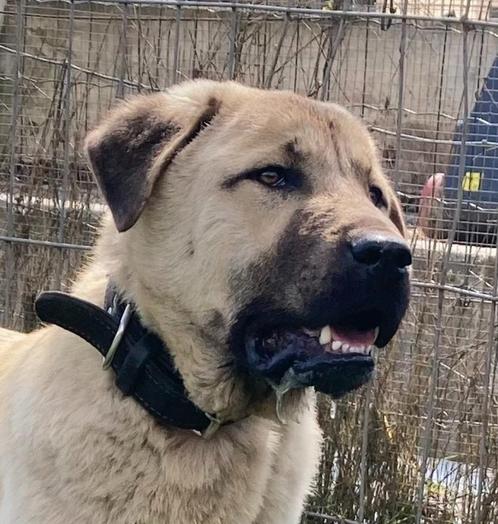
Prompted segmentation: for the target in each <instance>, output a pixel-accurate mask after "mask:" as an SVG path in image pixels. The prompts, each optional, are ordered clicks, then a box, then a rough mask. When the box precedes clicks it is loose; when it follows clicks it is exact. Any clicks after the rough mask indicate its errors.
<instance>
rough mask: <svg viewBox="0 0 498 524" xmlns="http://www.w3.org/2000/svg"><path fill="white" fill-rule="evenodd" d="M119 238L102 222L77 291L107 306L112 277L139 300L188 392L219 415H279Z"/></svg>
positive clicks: (270, 398)
mask: <svg viewBox="0 0 498 524" xmlns="http://www.w3.org/2000/svg"><path fill="white" fill-rule="evenodd" d="M119 240H120V239H119V238H117V234H116V233H115V232H114V228H113V227H112V226H111V225H110V224H109V223H108V224H107V225H106V226H104V228H103V230H102V233H101V236H100V238H99V240H98V242H97V245H96V248H95V255H96V256H95V257H94V262H93V263H92V264H91V267H90V268H89V270H88V271H87V272H86V274H85V273H83V275H81V278H80V279H78V285H77V287H75V288H74V289H73V293H74V294H75V295H77V296H79V297H81V298H84V299H87V300H89V301H91V302H93V303H95V304H97V305H99V306H101V307H103V306H104V298H105V293H106V288H107V286H108V284H109V281H112V282H113V283H114V285H115V286H116V289H117V291H118V292H119V293H120V295H121V296H122V297H123V299H124V300H126V301H128V302H130V303H132V304H134V305H135V307H136V309H137V312H138V314H139V316H140V319H141V322H142V323H143V324H144V326H145V327H146V328H148V329H149V330H151V331H153V332H154V333H156V334H157V335H158V336H159V337H160V338H161V339H162V340H163V342H164V344H165V347H167V348H168V350H169V352H170V355H171V357H172V359H173V361H174V364H175V367H176V368H177V369H178V371H179V373H180V375H181V376H182V379H183V381H184V384H185V388H186V390H187V391H188V393H189V396H190V398H191V399H192V401H193V402H194V403H195V404H196V405H197V406H198V407H199V408H201V409H202V410H203V411H205V412H208V413H214V414H216V416H217V417H219V418H220V419H221V420H232V421H233V420H241V419H243V418H245V417H247V416H249V415H252V414H254V415H259V416H264V417H265V418H270V419H272V420H277V419H276V412H275V404H276V399H275V396H274V394H273V393H272V392H270V391H269V390H267V389H266V388H265V390H264V391H262V390H260V388H255V387H254V384H252V383H250V382H249V380H248V379H247V377H244V376H241V375H240V374H238V373H237V372H236V371H235V368H234V366H232V365H231V361H232V359H233V355H232V354H231V353H230V351H229V348H228V345H227V344H226V342H224V341H223V340H217V339H216V338H215V337H213V336H210V335H208V334H206V333H205V332H203V331H202V329H200V328H199V327H198V326H196V324H195V322H194V320H193V319H192V318H191V315H190V314H189V312H188V311H185V309H183V308H182V307H181V305H180V304H179V303H178V302H177V301H176V300H175V299H174V297H170V296H164V295H158V294H157V293H156V292H155V290H154V289H149V288H147V287H146V286H145V285H144V284H143V283H142V282H140V280H139V279H138V278H136V276H135V275H134V273H133V271H132V270H131V269H130V267H129V266H128V265H127V261H128V260H129V254H128V253H126V252H124V250H125V243H123V242H120V241H119ZM305 396H306V395H305V392H304V391H302V390H299V391H298V390H295V391H291V392H289V394H287V395H286V398H285V401H284V403H283V406H282V413H283V416H284V417H285V418H288V419H291V418H294V417H295V416H297V415H298V414H299V411H300V407H301V405H303V399H304V398H305ZM304 405H307V402H304Z"/></svg>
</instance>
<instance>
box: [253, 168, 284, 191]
mask: <svg viewBox="0 0 498 524" xmlns="http://www.w3.org/2000/svg"><path fill="white" fill-rule="evenodd" d="M256 179H257V180H258V182H261V183H262V184H264V185H265V186H268V187H285V186H286V185H287V179H286V177H285V174H284V173H281V172H279V171H276V170H275V171H273V170H268V171H262V172H261V173H258V175H257V176H256Z"/></svg>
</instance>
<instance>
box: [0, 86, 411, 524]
mask: <svg viewBox="0 0 498 524" xmlns="http://www.w3.org/2000/svg"><path fill="white" fill-rule="evenodd" d="M87 149H88V154H89V157H90V160H91V163H92V166H93V170H94V172H95V175H96V177H97V179H98V181H99V184H100V187H101V189H102V191H103V194H104V196H105V198H106V200H107V203H108V204H109V207H110V210H111V212H112V216H113V218H114V221H112V219H111V217H108V218H107V219H106V220H105V221H104V225H103V229H102V232H101V236H100V239H99V241H98V243H97V247H96V249H95V253H94V257H93V261H92V262H91V263H90V264H89V266H88V267H87V269H86V271H85V272H84V273H83V274H82V275H81V277H80V278H79V280H78V282H77V284H76V286H75V288H74V289H73V293H74V294H75V295H77V296H79V297H83V298H85V299H86V300H88V301H91V302H93V303H94V304H98V305H100V306H102V305H103V301H104V294H105V290H106V286H107V284H108V282H109V279H111V280H112V281H113V282H114V283H115V285H116V286H117V288H118V290H119V291H120V293H121V294H122V296H123V297H124V298H125V299H126V300H127V301H129V302H130V303H132V304H133V305H134V307H135V309H136V310H137V311H138V314H139V316H140V318H141V320H142V323H143V324H144V325H145V326H147V327H148V328H149V329H150V330H151V331H153V332H154V333H156V334H157V335H159V337H160V338H161V339H162V341H163V342H164V343H165V344H166V346H167V348H168V351H169V352H170V354H171V356H172V358H173V360H174V363H175V365H176V367H177V369H178V370H179V373H180V374H181V377H182V378H183V382H184V384H185V388H186V390H187V392H188V395H189V397H190V398H191V399H192V400H193V402H194V403H195V404H196V405H197V406H198V407H200V408H201V409H202V410H204V411H206V412H207V413H212V414H215V415H216V417H218V418H219V419H220V420H221V421H222V422H228V421H230V422H231V423H227V424H226V425H224V426H222V427H221V428H220V429H218V431H217V432H216V433H215V434H214V435H213V436H212V437H211V438H210V439H203V438H202V437H199V436H198V435H197V434H195V433H193V432H191V431H186V430H180V429H177V428H175V427H164V426H161V425H159V424H157V423H156V421H155V420H154V418H153V417H152V416H151V415H149V414H148V413H147V412H146V411H145V410H144V409H143V408H142V407H141V406H140V405H138V404H137V403H136V402H135V401H134V399H132V398H127V397H124V396H123V395H122V394H121V392H120V391H119V390H118V389H117V388H116V386H115V385H114V376H113V373H112V371H103V370H102V360H101V357H100V356H99V354H98V353H97V351H95V349H94V348H92V347H91V346H90V345H89V344H87V343H86V342H84V341H82V340H81V339H80V338H79V337H77V336H75V335H73V334H71V333H69V332H67V331H65V330H62V329H60V328H58V327H55V326H49V327H45V328H43V329H41V330H38V331H36V332H34V333H32V334H29V335H26V336H23V337H22V338H19V336H18V335H9V334H6V336H5V337H4V338H7V339H9V338H10V339H12V342H11V343H10V344H9V343H7V344H3V346H2V347H1V348H0V522H1V523H2V524H13V523H19V524H29V523H36V524H49V523H50V524H67V523H73V522H74V523H92V524H100V523H127V524H138V523H143V524H155V523H157V524H159V523H161V524H166V523H169V524H192V523H198V524H201V523H203V524H207V523H213V524H214V523H218V524H220V523H223V524H225V523H237V524H249V523H257V524H264V523H268V524H270V523H271V524H292V523H297V522H298V521H299V518H300V515H301V512H302V506H303V501H304V499H305V496H306V493H307V490H308V489H309V486H310V483H311V481H312V477H313V475H314V472H315V468H316V465H317V461H318V457H319V447H320V432H319V429H318V427H317V422H316V420H315V413H314V394H313V393H312V390H311V389H310V388H307V389H306V388H304V387H302V388H300V387H298V386H299V384H301V383H303V382H302V381H303V380H304V381H306V380H309V381H310V383H312V385H317V387H318V389H321V390H324V391H326V392H327V393H329V394H331V395H333V396H339V395H341V394H343V393H345V392H347V391H350V390H352V389H354V388H356V387H358V386H359V385H360V384H361V383H363V382H364V381H365V380H366V377H367V375H368V374H369V372H368V373H367V372H365V369H367V368H365V366H366V365H367V364H366V363H367V361H368V366H370V367H371V358H370V357H369V351H370V346H371V345H372V344H374V343H375V345H377V346H379V347H382V346H384V345H385V344H386V343H387V342H388V341H389V339H390V338H391V337H392V336H393V334H394V333H395V331H396V329H397V327H398V325H399V322H400V320H401V318H402V316H403V314H404V312H405V310H406V307H407V295H408V275H407V269H406V266H407V265H409V263H410V254H409V251H408V249H407V247H406V244H405V243H404V241H403V234H404V225H403V219H402V217H401V213H400V207H399V205H398V202H397V200H396V198H395V195H394V192H393V191H392V189H391V188H390V186H389V184H388V183H387V181H386V179H385V177H384V176H383V174H382V172H381V169H380V166H379V162H378V160H377V156H376V151H375V148H374V145H373V143H372V140H371V139H370V137H369V135H368V133H367V131H366V129H365V128H364V126H363V125H362V124H361V123H360V122H359V121H358V120H357V119H356V118H354V117H353V116H351V115H350V114H349V113H348V112H346V111H345V110H344V109H342V108H340V107H338V106H336V105H333V104H329V103H320V102H316V101H311V100H308V99H305V98H302V97H300V96H297V95H295V94H292V93H288V92H276V91H262V90H257V89H251V88H247V87H243V86H241V85H238V84H236V83H217V82H210V81H195V82H189V83H185V84H182V85H179V86H176V87H174V88H172V89H170V90H168V91H167V92H166V93H161V94H155V95H150V96H144V97H138V98H135V99H133V100H131V101H129V102H128V103H126V104H123V105H121V106H120V107H118V108H117V109H116V110H114V111H113V112H112V113H111V115H110V116H109V118H108V119H107V120H106V121H105V122H104V123H103V124H101V126H100V127H98V128H97V129H96V130H95V131H94V132H92V133H91V134H90V136H89V138H88V141H87ZM118 231H119V232H118ZM303 329H305V330H304V331H303ZM319 337H320V340H318V338H319ZM296 348H297V349H296ZM251 351H253V353H251ZM251 355H252V356H251ZM254 355H256V356H257V358H259V359H260V360H258V361H257V362H256V361H255V360H254V358H256V357H254ZM281 355H285V357H286V359H287V360H288V361H289V362H290V363H287V364H286V365H285V366H284V367H285V370H284V371H281V372H277V371H276V369H277V368H278V369H281V368H282V366H283V364H282V362H283V359H282V358H280V356H281ZM323 355H325V356H327V358H328V357H329V356H331V358H332V360H331V362H332V364H331V362H329V361H327V362H325V363H323V362H322V360H320V359H321V358H322V357H323ZM334 359H335V360H334ZM287 360H286V362H287ZM318 360H320V366H321V365H322V364H323V366H324V368H323V369H325V370H326V371H325V372H322V371H323V370H322V368H320V369H318V371H316V370H315V367H314V366H315V364H314V362H315V361H318ZM299 366H301V367H299ZM348 366H349V367H348ZM370 367H368V369H369V370H370ZM303 370H304V371H303ZM315 371H316V373H315ZM284 372H285V373H284ZM329 372H330V373H331V374H327V373H329ZM278 373H280V374H278ZM324 373H325V375H324ZM324 376H325V377H326V378H327V377H329V378H330V377H332V379H330V380H329V379H328V378H327V380H324V379H323V377H324ZM275 377H279V378H275ZM334 377H335V378H334ZM279 380H281V381H285V387H284V386H283V385H282V383H280V384H279V383H278V382H279ZM292 380H294V382H292ZM296 381H297V382H296ZM315 383H316V384H315ZM286 389H292V390H291V391H290V392H289V393H287V394H285V395H283V393H284V392H285V390H286ZM275 391H277V392H278V394H279V396H280V397H282V396H283V400H282V402H281V405H280V408H281V413H280V418H286V419H287V423H286V424H283V423H282V422H280V420H279V419H278V418H277V417H276V416H275V402H276V401H275V398H276V394H275Z"/></svg>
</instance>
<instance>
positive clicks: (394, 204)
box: [389, 189, 407, 238]
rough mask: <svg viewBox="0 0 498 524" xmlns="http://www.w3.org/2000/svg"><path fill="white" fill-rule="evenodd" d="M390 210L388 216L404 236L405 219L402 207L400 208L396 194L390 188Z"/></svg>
mask: <svg viewBox="0 0 498 524" xmlns="http://www.w3.org/2000/svg"><path fill="white" fill-rule="evenodd" d="M390 193H391V195H390V200H391V202H390V212H389V218H390V219H391V221H392V222H393V223H394V225H395V226H396V227H397V228H398V229H399V231H400V232H401V234H402V235H403V238H406V234H407V231H406V225H405V219H404V215H403V209H402V208H401V203H400V201H399V199H398V197H397V195H396V192H395V191H394V190H393V189H391V190H390Z"/></svg>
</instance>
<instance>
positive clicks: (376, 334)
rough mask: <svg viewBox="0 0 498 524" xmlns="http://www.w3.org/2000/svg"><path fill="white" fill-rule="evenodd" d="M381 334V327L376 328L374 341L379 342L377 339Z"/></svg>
mask: <svg viewBox="0 0 498 524" xmlns="http://www.w3.org/2000/svg"><path fill="white" fill-rule="evenodd" d="M379 332H380V328H379V327H376V328H375V338H374V341H375V340H377V337H378V336H379Z"/></svg>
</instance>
